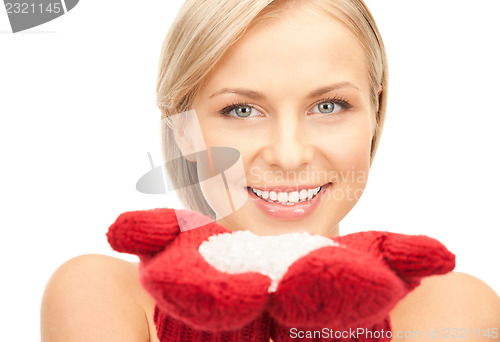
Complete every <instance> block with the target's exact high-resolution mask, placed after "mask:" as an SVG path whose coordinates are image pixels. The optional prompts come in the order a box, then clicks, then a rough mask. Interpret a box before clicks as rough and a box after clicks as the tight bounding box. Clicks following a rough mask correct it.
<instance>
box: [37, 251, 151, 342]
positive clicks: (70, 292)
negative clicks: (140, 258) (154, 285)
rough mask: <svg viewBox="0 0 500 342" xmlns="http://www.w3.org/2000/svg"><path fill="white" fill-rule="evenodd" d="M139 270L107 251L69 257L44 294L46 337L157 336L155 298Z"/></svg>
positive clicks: (46, 340) (69, 340)
mask: <svg viewBox="0 0 500 342" xmlns="http://www.w3.org/2000/svg"><path fill="white" fill-rule="evenodd" d="M137 272H138V271H137V264H134V263H130V262H127V261H124V260H121V259H117V258H113V257H110V256H105V255H97V254H89V255H82V256H79V257H76V258H73V259H70V260H69V261H67V262H65V263H64V264H63V265H61V266H60V267H59V268H58V269H57V270H56V271H55V272H54V274H53V275H52V276H51V278H50V280H49V281H48V283H47V285H46V288H45V291H44V294H43V298H42V306H41V337H42V342H58V341H66V342H79V341H123V342H127V341H145V342H148V341H156V340H155V339H154V338H155V337H156V334H155V333H154V334H153V332H151V331H150V330H151V328H153V329H154V324H152V310H153V308H154V304H153V302H152V299H151V298H150V297H149V296H148V295H147V293H146V292H145V291H144V290H143V289H142V287H141V285H140V283H139V281H138V274H137ZM150 334H153V337H154V338H150Z"/></svg>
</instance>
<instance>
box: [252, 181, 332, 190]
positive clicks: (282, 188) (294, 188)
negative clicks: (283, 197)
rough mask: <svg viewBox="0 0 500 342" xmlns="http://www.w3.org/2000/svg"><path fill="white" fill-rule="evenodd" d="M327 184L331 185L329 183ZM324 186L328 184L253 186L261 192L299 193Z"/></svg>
mask: <svg viewBox="0 0 500 342" xmlns="http://www.w3.org/2000/svg"><path fill="white" fill-rule="evenodd" d="M327 184H330V183H327ZM323 185H326V184H320V185H298V186H297V185H290V186H287V185H283V186H264V187H259V186H257V187H255V186H252V188H254V189H259V190H262V191H276V192H290V191H299V192H300V190H303V189H306V190H307V189H316V188H317V187H320V186H323Z"/></svg>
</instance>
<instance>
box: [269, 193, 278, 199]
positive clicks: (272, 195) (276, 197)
mask: <svg viewBox="0 0 500 342" xmlns="http://www.w3.org/2000/svg"><path fill="white" fill-rule="evenodd" d="M269 199H271V200H272V201H276V200H277V199H278V194H277V193H276V191H271V192H269Z"/></svg>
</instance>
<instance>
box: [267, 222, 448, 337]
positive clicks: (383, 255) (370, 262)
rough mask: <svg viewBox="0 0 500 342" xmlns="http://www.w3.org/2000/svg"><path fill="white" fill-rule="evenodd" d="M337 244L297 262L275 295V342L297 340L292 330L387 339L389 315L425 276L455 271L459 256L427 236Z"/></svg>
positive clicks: (353, 237) (370, 235)
mask: <svg viewBox="0 0 500 342" xmlns="http://www.w3.org/2000/svg"><path fill="white" fill-rule="evenodd" d="M332 240H333V241H335V242H336V243H338V244H339V245H338V246H333V247H324V248H321V249H317V250H315V251H313V252H311V253H309V254H308V255H306V256H304V257H303V258H301V259H299V260H297V261H296V262H295V263H294V264H293V265H292V266H291V267H290V268H289V269H288V272H287V273H286V274H285V276H284V277H283V279H282V280H281V281H280V284H279V286H278V289H277V291H276V293H273V294H272V297H271V305H270V306H269V312H270V314H271V316H272V317H273V318H274V319H275V320H276V326H275V327H274V329H273V340H274V341H276V342H277V341H280V342H281V341H291V340H293V339H292V338H291V337H290V327H295V328H296V329H297V330H300V331H311V330H318V329H319V330H321V329H322V328H327V329H332V331H337V332H339V333H343V332H352V331H353V330H354V331H356V330H357V329H359V328H361V330H363V331H364V332H366V330H370V331H372V332H374V334H373V335H375V331H378V333H377V336H382V334H380V331H381V329H384V331H387V329H389V327H390V324H389V312H390V311H391V310H392V309H393V308H394V306H395V305H396V303H397V302H398V301H399V300H401V299H402V298H403V297H404V296H406V294H408V293H409V292H410V291H411V290H412V289H413V288H415V287H416V286H418V285H419V284H420V281H421V279H422V278H423V277H426V276H430V275H434V274H444V273H447V272H450V271H451V270H453V268H454V267H455V256H454V255H453V254H452V253H450V252H449V251H448V250H447V249H446V248H445V247H444V246H443V245H442V244H441V243H440V242H438V241H437V240H434V239H431V238H429V237H427V236H420V235H419V236H411V235H403V234H396V233H389V232H377V231H369V232H360V233H355V234H350V235H345V236H339V237H336V238H333V239H332ZM286 327H288V328H286ZM361 335H363V334H355V336H358V337H357V338H356V339H355V340H356V341H370V340H371V339H370V338H363V337H360V336H361ZM364 335H365V336H366V334H364ZM325 336H329V337H328V338H326V337H325V339H324V340H325V341H326V340H331V336H330V335H328V334H326V335H325ZM348 336H350V338H351V336H352V334H350V333H349V334H348ZM384 336H385V338H382V337H380V338H379V339H375V340H377V341H389V340H390V335H389V337H387V334H385V335H384ZM321 340H322V339H321V338H318V339H311V341H321ZM342 340H343V341H344V340H346V341H347V340H349V339H342ZM308 341H309V340H308Z"/></svg>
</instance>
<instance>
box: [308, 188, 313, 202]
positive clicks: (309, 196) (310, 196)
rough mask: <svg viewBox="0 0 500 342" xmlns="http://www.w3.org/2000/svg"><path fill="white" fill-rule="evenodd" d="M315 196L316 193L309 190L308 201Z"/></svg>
mask: <svg viewBox="0 0 500 342" xmlns="http://www.w3.org/2000/svg"><path fill="white" fill-rule="evenodd" d="M313 196H314V193H313V191H312V190H311V189H309V190H307V199H308V200H310V199H311V198H312V197H313Z"/></svg>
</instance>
